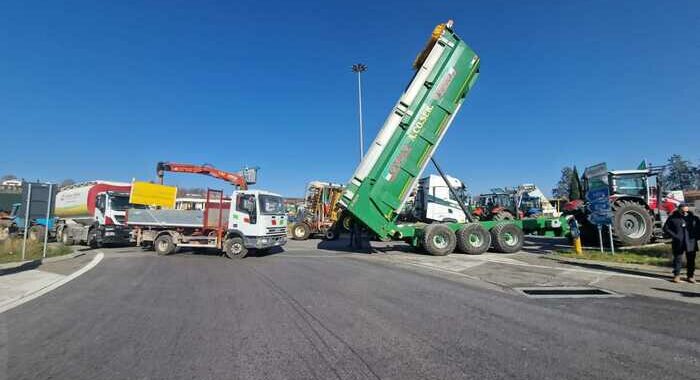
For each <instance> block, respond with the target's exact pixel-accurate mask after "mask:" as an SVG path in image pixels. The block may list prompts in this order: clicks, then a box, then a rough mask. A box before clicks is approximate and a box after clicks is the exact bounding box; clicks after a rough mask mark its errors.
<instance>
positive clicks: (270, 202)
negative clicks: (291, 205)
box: [260, 194, 285, 215]
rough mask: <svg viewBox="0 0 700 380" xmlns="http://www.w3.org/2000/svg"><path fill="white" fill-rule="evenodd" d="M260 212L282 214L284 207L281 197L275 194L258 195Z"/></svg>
mask: <svg viewBox="0 0 700 380" xmlns="http://www.w3.org/2000/svg"><path fill="white" fill-rule="evenodd" d="M260 212H261V213H262V214H268V215H269V214H284V213H285V207H284V201H282V197H278V196H276V195H265V194H261V195H260Z"/></svg>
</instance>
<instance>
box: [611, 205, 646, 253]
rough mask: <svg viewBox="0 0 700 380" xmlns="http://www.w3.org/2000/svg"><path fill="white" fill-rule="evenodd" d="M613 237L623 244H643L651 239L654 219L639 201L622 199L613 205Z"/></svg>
mask: <svg viewBox="0 0 700 380" xmlns="http://www.w3.org/2000/svg"><path fill="white" fill-rule="evenodd" d="M612 211H613V238H614V240H615V242H616V243H617V244H619V245H622V246H630V245H643V244H646V243H648V242H649V240H651V235H652V232H653V225H654V222H653V219H652V217H651V215H650V214H649V211H647V209H646V208H645V207H644V206H642V205H640V204H639V203H635V202H629V201H620V202H616V203H615V204H613V206H612Z"/></svg>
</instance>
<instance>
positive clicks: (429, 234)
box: [421, 223, 457, 256]
mask: <svg viewBox="0 0 700 380" xmlns="http://www.w3.org/2000/svg"><path fill="white" fill-rule="evenodd" d="M421 244H422V245H423V247H424V248H425V250H426V251H428V253H429V254H431V255H433V256H445V255H448V254H450V253H452V251H454V250H455V246H456V245H457V237H456V236H455V233H454V232H453V231H452V230H451V229H450V228H449V227H447V226H446V225H444V224H439V223H434V224H430V225H428V226H426V227H425V229H424V230H423V239H422V241H421Z"/></svg>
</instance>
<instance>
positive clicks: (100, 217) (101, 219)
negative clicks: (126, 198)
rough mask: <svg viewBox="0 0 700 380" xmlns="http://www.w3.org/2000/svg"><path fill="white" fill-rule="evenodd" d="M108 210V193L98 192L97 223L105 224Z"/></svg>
mask: <svg viewBox="0 0 700 380" xmlns="http://www.w3.org/2000/svg"><path fill="white" fill-rule="evenodd" d="M106 210H107V194H105V193H101V194H97V197H96V198H95V220H96V221H97V223H99V224H101V225H104V224H105V213H106Z"/></svg>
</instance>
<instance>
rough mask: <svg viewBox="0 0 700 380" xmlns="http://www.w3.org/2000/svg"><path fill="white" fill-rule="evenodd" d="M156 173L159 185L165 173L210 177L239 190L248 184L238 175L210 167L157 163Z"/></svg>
mask: <svg viewBox="0 0 700 380" xmlns="http://www.w3.org/2000/svg"><path fill="white" fill-rule="evenodd" d="M156 172H157V173H158V179H160V183H161V184H162V183H163V175H164V174H165V172H175V173H192V174H203V175H208V176H210V177H214V178H218V179H221V180H224V181H226V182H229V183H231V184H233V185H234V186H238V187H239V188H240V189H241V190H247V189H248V182H246V180H245V178H244V177H243V176H242V175H241V174H239V173H231V172H227V171H223V170H219V169H217V168H215V167H213V166H210V165H192V164H179V163H176V162H159V163H158V165H157V166H156Z"/></svg>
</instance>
